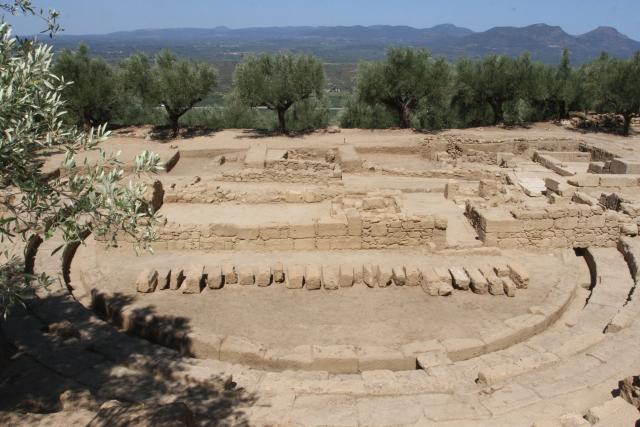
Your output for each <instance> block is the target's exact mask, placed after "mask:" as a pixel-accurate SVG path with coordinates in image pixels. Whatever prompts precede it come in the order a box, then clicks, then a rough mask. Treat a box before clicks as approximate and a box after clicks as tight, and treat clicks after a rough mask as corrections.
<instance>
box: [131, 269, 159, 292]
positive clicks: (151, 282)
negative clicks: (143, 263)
mask: <svg viewBox="0 0 640 427" xmlns="http://www.w3.org/2000/svg"><path fill="white" fill-rule="evenodd" d="M157 286H158V271H157V270H154V269H147V270H144V271H142V272H141V273H140V274H139V275H138V278H137V279H136V290H137V291H138V292H140V293H151V292H155V290H156V287H157Z"/></svg>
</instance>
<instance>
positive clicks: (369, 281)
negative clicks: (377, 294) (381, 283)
mask: <svg viewBox="0 0 640 427" xmlns="http://www.w3.org/2000/svg"><path fill="white" fill-rule="evenodd" d="M378 277H379V270H378V266H377V265H374V264H365V265H364V266H363V268H362V281H363V282H364V284H365V285H367V286H368V287H370V288H374V287H376V286H378Z"/></svg>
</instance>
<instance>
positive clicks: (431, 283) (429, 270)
mask: <svg viewBox="0 0 640 427" xmlns="http://www.w3.org/2000/svg"><path fill="white" fill-rule="evenodd" d="M420 272H421V273H422V289H423V290H424V291H425V292H426V293H427V294H429V295H431V296H433V297H436V296H438V295H439V289H440V285H441V283H442V282H441V280H440V276H439V275H438V274H437V273H436V272H435V270H434V269H433V267H423V268H421V269H420Z"/></svg>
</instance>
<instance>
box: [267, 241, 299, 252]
mask: <svg viewBox="0 0 640 427" xmlns="http://www.w3.org/2000/svg"><path fill="white" fill-rule="evenodd" d="M293 242H295V240H294V239H270V240H266V241H265V242H264V247H265V249H268V250H274V251H290V250H292V249H293Z"/></svg>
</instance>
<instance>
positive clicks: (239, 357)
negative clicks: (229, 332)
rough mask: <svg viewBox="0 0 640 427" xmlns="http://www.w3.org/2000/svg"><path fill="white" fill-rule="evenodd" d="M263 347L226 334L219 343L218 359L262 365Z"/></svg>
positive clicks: (254, 365) (255, 365)
mask: <svg viewBox="0 0 640 427" xmlns="http://www.w3.org/2000/svg"><path fill="white" fill-rule="evenodd" d="M264 354H265V349H264V348H263V347H262V346H260V345H258V344H255V343H253V342H251V341H249V340H247V339H245V338H241V337H234V336H228V337H226V338H225V339H224V341H222V344H221V345H220V360H221V361H223V362H232V363H240V364H243V365H249V366H252V367H255V368H260V367H262V366H263V365H264Z"/></svg>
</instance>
